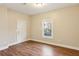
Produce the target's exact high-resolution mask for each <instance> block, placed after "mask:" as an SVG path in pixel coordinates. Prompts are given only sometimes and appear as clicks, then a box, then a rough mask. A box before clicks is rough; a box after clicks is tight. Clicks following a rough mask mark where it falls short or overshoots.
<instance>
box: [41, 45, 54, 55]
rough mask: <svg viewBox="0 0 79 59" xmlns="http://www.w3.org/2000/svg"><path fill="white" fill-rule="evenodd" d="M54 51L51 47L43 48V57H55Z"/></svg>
mask: <svg viewBox="0 0 79 59" xmlns="http://www.w3.org/2000/svg"><path fill="white" fill-rule="evenodd" d="M53 53H54V51H53V49H52V48H51V47H49V46H43V47H42V54H43V56H53Z"/></svg>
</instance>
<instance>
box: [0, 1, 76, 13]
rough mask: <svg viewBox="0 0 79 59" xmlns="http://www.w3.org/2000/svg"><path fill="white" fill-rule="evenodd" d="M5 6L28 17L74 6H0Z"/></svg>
mask: <svg viewBox="0 0 79 59" xmlns="http://www.w3.org/2000/svg"><path fill="white" fill-rule="evenodd" d="M1 5H4V6H6V7H7V8H10V9H13V10H16V11H19V12H22V13H26V14H28V15H35V14H38V13H42V12H47V11H51V10H54V9H58V8H64V7H68V6H74V5H76V4H74V3H47V5H45V6H44V7H40V8H38V7H35V6H34V5H33V3H26V4H25V5H24V4H23V3H4V4H1Z"/></svg>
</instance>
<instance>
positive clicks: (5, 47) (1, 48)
mask: <svg viewBox="0 0 79 59" xmlns="http://www.w3.org/2000/svg"><path fill="white" fill-rule="evenodd" d="M8 47H9V46H4V47H0V50H4V49H7V48H8Z"/></svg>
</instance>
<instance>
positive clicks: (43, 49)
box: [0, 41, 79, 56]
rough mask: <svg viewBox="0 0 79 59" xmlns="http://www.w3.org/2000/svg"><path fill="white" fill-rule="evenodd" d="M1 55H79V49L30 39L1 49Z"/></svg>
mask: <svg viewBox="0 0 79 59" xmlns="http://www.w3.org/2000/svg"><path fill="white" fill-rule="evenodd" d="M0 56H79V51H76V50H72V49H67V48H62V47H57V46H52V45H48V44H44V43H39V42H34V41H28V42H23V43H20V44H17V45H14V46H11V47H9V48H8V49H5V50H2V51H0Z"/></svg>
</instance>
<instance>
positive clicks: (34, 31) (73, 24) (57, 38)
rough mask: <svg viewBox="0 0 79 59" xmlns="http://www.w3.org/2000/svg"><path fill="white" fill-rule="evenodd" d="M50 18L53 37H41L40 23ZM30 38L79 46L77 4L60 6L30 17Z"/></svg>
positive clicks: (78, 11)
mask: <svg viewBox="0 0 79 59" xmlns="http://www.w3.org/2000/svg"><path fill="white" fill-rule="evenodd" d="M46 17H47V18H50V19H51V20H50V21H51V22H53V23H54V24H53V26H54V38H52V39H44V38H43V37H42V29H41V23H42V21H43V19H44V18H46ZM31 38H32V39H33V40H38V41H44V42H48V43H57V44H62V45H68V46H72V47H77V48H79V6H74V7H68V8H62V9H58V10H54V11H50V12H47V13H42V14H37V15H34V16H32V17H31Z"/></svg>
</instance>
